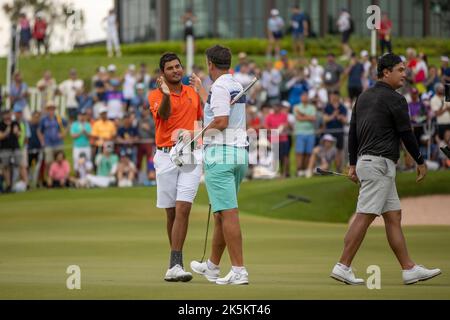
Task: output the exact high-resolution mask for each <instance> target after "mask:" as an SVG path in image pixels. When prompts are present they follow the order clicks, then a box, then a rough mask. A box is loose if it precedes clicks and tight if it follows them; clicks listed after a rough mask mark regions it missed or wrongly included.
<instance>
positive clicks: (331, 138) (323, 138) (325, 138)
mask: <svg viewBox="0 0 450 320" xmlns="http://www.w3.org/2000/svg"><path fill="white" fill-rule="evenodd" d="M321 140H322V141H330V142H335V141H336V138H335V137H333V136H332V135H331V134H329V133H327V134H325V135H324V136H323V137H322V139H321Z"/></svg>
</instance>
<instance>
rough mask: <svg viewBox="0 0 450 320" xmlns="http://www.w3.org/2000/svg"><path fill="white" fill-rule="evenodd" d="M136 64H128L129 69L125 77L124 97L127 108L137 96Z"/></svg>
mask: <svg viewBox="0 0 450 320" xmlns="http://www.w3.org/2000/svg"><path fill="white" fill-rule="evenodd" d="M135 71H136V66H135V65H134V64H130V65H129V66H128V71H127V73H126V74H125V76H124V77H123V98H124V100H125V104H126V108H127V110H128V107H129V106H130V104H131V101H132V100H133V99H134V98H135V97H136V90H135V86H136V83H137V79H136V73H135Z"/></svg>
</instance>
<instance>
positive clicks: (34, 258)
mask: <svg viewBox="0 0 450 320" xmlns="http://www.w3.org/2000/svg"><path fill="white" fill-rule="evenodd" d="M251 184H252V183H251ZM251 184H249V185H247V186H246V187H245V188H251ZM258 185H259V183H256V187H258ZM155 193H156V192H155V188H132V189H126V190H124V189H108V190H98V189H97V190H63V191H47V190H46V191H32V192H29V193H25V194H16V195H7V196H2V197H1V198H0V299H449V298H450V274H449V270H450V250H448V244H449V243H450V227H426V226H423V227H406V228H405V235H406V238H407V240H408V245H409V248H410V253H411V255H412V257H413V258H414V259H415V260H416V261H417V263H421V264H425V265H426V266H429V267H439V268H441V269H442V270H443V274H442V275H441V276H439V277H437V278H435V279H432V280H430V281H428V282H423V283H419V284H417V285H413V286H404V285H403V284H402V279H401V272H400V268H399V266H398V264H397V262H396V260H395V257H394V255H393V253H392V252H391V251H390V249H389V246H388V243H387V240H386V238H385V235H384V230H383V228H382V227H372V228H371V229H370V230H369V233H368V235H367V238H366V241H365V242H364V244H363V246H362V248H361V250H360V252H359V253H358V255H357V257H356V260H355V262H354V265H353V267H354V269H355V270H356V274H357V276H360V277H363V278H364V279H367V278H368V277H369V276H370V274H367V273H366V270H367V267H368V266H370V265H378V266H379V267H380V269H381V289H379V290H377V289H373V290H369V289H368V288H367V287H366V286H359V287H353V286H346V285H344V284H341V283H338V282H336V281H334V280H332V279H331V278H330V277H329V273H330V271H331V269H332V267H333V265H334V263H335V262H336V260H337V259H338V257H339V255H340V253H341V249H342V243H343V236H344V234H345V231H346V228H347V225H346V224H330V223H317V222H301V221H294V220H278V219H274V218H267V217H260V216H255V215H249V214H246V213H245V212H243V214H242V216H241V219H242V222H241V225H242V229H243V236H244V256H245V264H246V266H247V268H248V271H249V274H250V285H249V286H238V287H236V286H217V285H215V284H211V283H209V282H207V281H206V280H205V279H204V278H203V277H201V276H198V275H194V279H193V280H192V281H191V282H189V283H168V282H165V281H163V276H164V273H165V271H166V269H167V264H168V255H169V247H168V240H167V236H166V232H165V214H164V212H163V211H161V210H157V209H156V208H155ZM204 194H205V190H204V188H203V187H201V188H200V190H199V201H198V204H195V205H194V208H193V211H192V213H191V220H190V226H189V231H188V237H187V239H186V243H185V250H184V262H185V264H186V267H187V268H188V269H189V262H190V261H191V260H193V259H200V258H201V256H202V253H203V241H204V237H205V228H206V217H207V206H206V205H205V204H206V203H205V202H204V199H205V195H204ZM258 200H259V199H255V201H258ZM310 205H311V206H313V205H314V202H313V203H311V204H310ZM292 208H293V209H292V210H294V209H295V208H296V207H295V205H293V206H292ZM268 209H269V208H268ZM208 252H209V248H208ZM70 265H77V266H79V267H80V269H81V290H69V289H67V287H66V280H67V278H68V277H69V274H67V273H66V270H67V267H68V266H70ZM229 268H230V263H229V259H228V255H227V254H225V255H224V258H223V261H222V273H225V272H228V270H229Z"/></svg>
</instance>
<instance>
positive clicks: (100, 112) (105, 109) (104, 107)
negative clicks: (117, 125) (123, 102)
mask: <svg viewBox="0 0 450 320" xmlns="http://www.w3.org/2000/svg"><path fill="white" fill-rule="evenodd" d="M104 112H108V108H107V107H106V106H101V107H100V109H99V110H98V113H99V114H102V113H104Z"/></svg>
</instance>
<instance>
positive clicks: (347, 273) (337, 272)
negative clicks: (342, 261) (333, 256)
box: [330, 264, 364, 285]
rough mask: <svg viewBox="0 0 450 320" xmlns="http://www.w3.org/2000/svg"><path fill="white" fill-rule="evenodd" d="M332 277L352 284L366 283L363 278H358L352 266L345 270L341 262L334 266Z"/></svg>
mask: <svg viewBox="0 0 450 320" xmlns="http://www.w3.org/2000/svg"><path fill="white" fill-rule="evenodd" d="M330 277H332V278H333V279H335V280H337V281H341V282H344V283H346V284H350V285H362V284H364V280H363V279H358V278H356V277H355V274H354V273H353V270H352V268H348V270H345V269H344V268H343V267H341V266H340V265H339V264H336V265H335V266H334V268H333V271H332V272H331V275H330Z"/></svg>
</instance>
